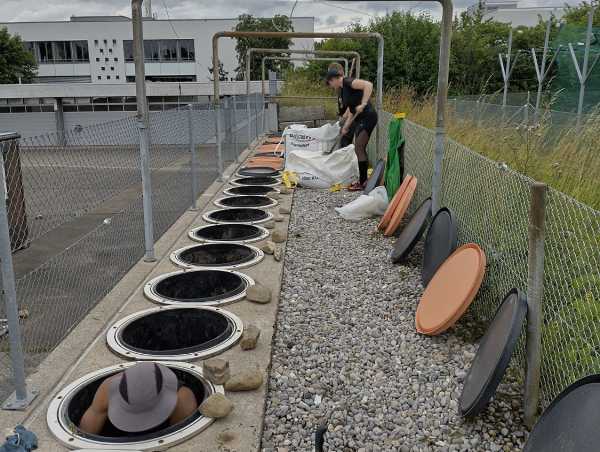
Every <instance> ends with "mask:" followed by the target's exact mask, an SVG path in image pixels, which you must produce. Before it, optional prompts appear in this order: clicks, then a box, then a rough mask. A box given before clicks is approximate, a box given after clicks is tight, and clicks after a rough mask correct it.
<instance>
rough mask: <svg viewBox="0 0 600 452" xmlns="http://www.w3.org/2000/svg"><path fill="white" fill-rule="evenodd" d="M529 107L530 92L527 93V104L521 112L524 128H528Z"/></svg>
mask: <svg viewBox="0 0 600 452" xmlns="http://www.w3.org/2000/svg"><path fill="white" fill-rule="evenodd" d="M530 106H531V91H527V103H526V104H525V107H524V110H523V112H524V113H523V116H524V117H523V119H524V122H525V125H526V126H529V107H530Z"/></svg>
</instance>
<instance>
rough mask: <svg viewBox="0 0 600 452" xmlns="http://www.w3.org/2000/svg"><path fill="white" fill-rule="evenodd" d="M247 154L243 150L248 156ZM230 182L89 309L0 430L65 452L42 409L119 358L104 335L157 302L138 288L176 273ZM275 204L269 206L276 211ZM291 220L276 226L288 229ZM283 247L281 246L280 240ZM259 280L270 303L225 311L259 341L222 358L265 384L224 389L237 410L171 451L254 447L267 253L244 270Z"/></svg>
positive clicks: (272, 270)
mask: <svg viewBox="0 0 600 452" xmlns="http://www.w3.org/2000/svg"><path fill="white" fill-rule="evenodd" d="M249 153H250V151H246V152H245V153H244V154H242V159H241V160H242V161H243V160H245V159H246V158H247V156H248V154H249ZM238 166H239V165H238V164H233V165H231V166H230V167H229V168H228V169H227V172H226V174H225V180H227V179H228V178H229V176H231V175H232V174H233V173H234V172H235V170H236V169H237V167H238ZM225 185H227V184H223V183H220V182H215V183H213V184H212V185H211V186H210V187H209V188H208V189H207V190H206V191H205V192H204V193H203V194H202V196H201V197H200V202H199V210H198V211H195V212H191V211H188V212H186V213H185V214H184V215H183V216H182V217H181V218H180V219H179V220H178V221H177V222H176V223H175V224H174V225H173V226H172V227H171V228H170V229H169V231H167V233H165V234H164V236H163V237H162V238H161V240H160V241H159V242H158V243H157V245H156V255H157V258H158V261H157V262H156V263H153V264H148V263H144V262H143V261H140V262H139V263H138V264H136V265H135V267H134V268H132V269H131V271H130V272H129V273H128V274H127V275H126V276H125V277H124V278H123V279H122V280H121V281H120V282H119V283H118V284H117V285H116V286H115V287H114V289H113V290H112V291H111V292H110V293H109V294H108V295H107V296H106V297H105V298H104V299H103V300H102V301H101V302H100V303H99V304H98V305H97V306H96V307H95V308H94V310H93V311H92V312H91V313H90V314H89V315H88V316H87V317H86V318H85V319H84V320H83V321H82V322H81V323H80V324H79V325H78V326H77V328H76V329H74V330H73V331H72V332H71V334H69V336H68V337H67V338H66V339H65V340H64V341H63V342H62V343H61V344H60V345H59V347H57V348H56V349H55V350H54V351H53V352H52V353H51V354H50V355H49V356H48V358H47V359H46V360H45V361H44V362H43V363H42V364H41V365H40V367H39V370H38V372H37V373H36V374H34V375H32V376H31V378H30V379H29V380H30V384H31V385H32V386H33V387H36V388H37V389H39V390H40V391H41V393H42V396H40V397H39V398H38V400H37V401H36V403H35V405H34V406H33V407H31V408H30V409H29V410H28V411H27V412H25V413H18V412H5V413H3V415H2V419H1V420H0V427H2V428H3V429H10V430H12V429H13V428H14V426H15V425H17V424H18V423H24V424H25V425H26V426H27V427H28V428H30V429H31V430H32V431H34V432H35V433H36V434H37V435H38V438H39V447H40V450H43V451H63V450H67V449H65V448H64V447H63V446H61V445H60V444H58V443H57V442H56V441H55V439H54V437H53V436H52V434H51V433H50V431H49V430H48V428H47V426H46V410H47V407H48V404H49V402H50V401H51V400H52V398H53V396H54V394H56V392H58V391H59V390H61V389H62V388H63V387H64V386H66V385H67V384H69V383H70V382H72V381H74V380H75V379H77V378H79V377H81V376H83V375H85V374H87V373H89V372H92V371H94V370H97V369H100V368H103V367H107V366H110V365H114V364H118V363H120V362H123V359H121V358H120V357H118V356H116V355H114V354H112V353H111V352H110V351H109V350H108V348H107V347H106V345H105V333H106V330H107V328H108V327H110V326H111V325H112V324H113V323H114V322H115V321H116V320H118V319H120V318H122V317H124V316H126V315H129V314H131V313H134V312H137V311H140V310H143V309H148V308H151V307H153V306H156V305H154V304H153V303H151V302H150V301H148V300H147V299H146V298H145V297H144V295H143V285H144V284H145V283H146V282H147V281H148V280H149V279H151V278H153V277H156V276H158V275H160V274H163V273H167V272H171V271H174V270H175V269H176V268H175V267H174V266H173V264H171V262H170V261H169V254H170V252H171V251H172V250H175V249H178V248H181V247H183V246H186V245H189V244H192V243H193V242H192V241H191V240H190V239H189V238H188V237H187V231H188V230H189V229H190V228H191V227H193V226H199V225H202V224H205V223H204V222H203V221H202V214H203V213H204V212H205V211H207V210H211V209H213V208H214V206H212V200H213V199H214V198H215V197H217V196H219V195H221V194H222V189H223V188H224V186H225ZM291 203H292V196H290V195H286V196H282V197H281V199H280V206H282V205H283V206H287V207H291ZM280 206H276V207H273V209H279V207H280ZM288 222H289V217H288V216H285V221H284V222H282V223H279V224H278V227H280V228H287V227H288ZM283 247H285V244H284V245H283ZM243 272H244V273H246V274H248V275H250V276H251V277H252V278H254V279H255V280H256V281H257V282H260V283H262V284H264V285H266V286H268V287H270V288H271V290H272V294H273V299H272V301H271V303H269V304H266V305H259V304H254V303H251V302H248V301H247V300H242V301H240V302H237V303H234V304H231V305H228V306H226V307H224V308H225V309H227V310H229V311H231V312H233V313H235V314H236V315H238V316H239V317H240V318H241V319H242V320H243V321H244V323H245V324H248V323H252V324H254V325H256V326H258V327H259V328H260V329H261V335H260V339H259V343H258V346H257V348H256V349H255V350H251V351H243V350H242V349H241V348H240V347H239V345H236V346H235V347H233V348H231V349H230V350H228V351H227V352H225V353H223V354H221V355H219V356H220V357H223V358H225V359H228V360H229V362H230V367H231V370H232V373H235V372H237V371H238V370H242V369H244V368H247V367H257V368H258V369H260V371H261V372H263V377H264V382H265V383H264V384H263V386H262V387H261V388H259V389H258V390H256V391H251V392H241V393H228V397H229V398H230V400H231V401H232V402H233V403H234V404H235V409H234V411H233V412H232V413H231V414H230V415H229V416H228V417H227V418H225V419H221V420H218V421H216V422H215V423H214V424H213V425H212V426H211V427H209V428H208V429H207V430H205V431H204V432H202V433H201V434H199V435H198V436H196V437H194V438H192V439H191V440H189V441H188V442H186V443H184V444H180V445H178V446H176V447H175V448H174V450H177V451H190V452H191V451H194V452H198V451H216V450H223V451H224V450H228V451H249V450H258V449H259V447H260V440H261V434H262V428H263V417H264V407H265V397H266V390H267V382H268V372H269V368H270V362H271V341H272V336H273V327H274V324H275V319H276V315H277V306H278V301H279V292H280V286H281V280H282V275H283V261H281V262H275V260H274V259H273V257H272V256H266V257H265V259H264V260H263V261H262V262H261V263H260V264H258V265H256V266H254V267H250V268H248V269H245V270H243ZM225 430H227V431H229V432H231V433H232V435H231V436H230V439H229V441H227V442H226V443H222V442H220V441H219V439H218V435H219V433H221V432H223V431H225Z"/></svg>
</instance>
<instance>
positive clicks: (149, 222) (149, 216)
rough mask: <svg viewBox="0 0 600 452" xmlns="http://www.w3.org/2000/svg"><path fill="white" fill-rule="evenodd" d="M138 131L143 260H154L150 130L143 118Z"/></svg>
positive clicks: (139, 121)
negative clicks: (144, 249) (142, 218)
mask: <svg viewBox="0 0 600 452" xmlns="http://www.w3.org/2000/svg"><path fill="white" fill-rule="evenodd" d="M137 126H138V130H139V132H140V166H141V169H142V200H143V206H144V243H145V248H146V251H145V254H144V261H145V262H154V261H156V258H155V257H154V223H153V213H152V184H151V182H150V131H149V130H148V127H147V126H146V123H145V122H144V120H143V119H139V120H138V122H137Z"/></svg>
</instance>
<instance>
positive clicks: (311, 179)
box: [285, 144, 358, 188]
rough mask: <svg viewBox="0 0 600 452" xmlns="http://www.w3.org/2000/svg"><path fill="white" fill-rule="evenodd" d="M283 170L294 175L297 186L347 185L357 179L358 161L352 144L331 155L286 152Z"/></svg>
mask: <svg viewBox="0 0 600 452" xmlns="http://www.w3.org/2000/svg"><path fill="white" fill-rule="evenodd" d="M285 169H286V171H293V172H294V173H296V175H297V176H298V179H299V182H298V185H300V186H302V187H306V188H329V187H331V186H332V185H335V184H344V185H348V184H351V183H353V182H356V180H357V179H358V159H357V158H356V153H355V152H354V145H353V144H351V145H350V146H346V147H345V148H341V149H338V150H337V151H334V152H332V153H331V154H321V153H320V152H314V151H306V150H304V151H291V152H290V151H287V159H286V162H285Z"/></svg>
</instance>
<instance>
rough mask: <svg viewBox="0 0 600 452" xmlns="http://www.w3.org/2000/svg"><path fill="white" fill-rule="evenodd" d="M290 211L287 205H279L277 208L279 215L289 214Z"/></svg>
mask: <svg viewBox="0 0 600 452" xmlns="http://www.w3.org/2000/svg"><path fill="white" fill-rule="evenodd" d="M291 212H292V209H290V208H289V207H287V206H281V207H280V208H279V213H280V214H281V215H289V214H290V213H291Z"/></svg>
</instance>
